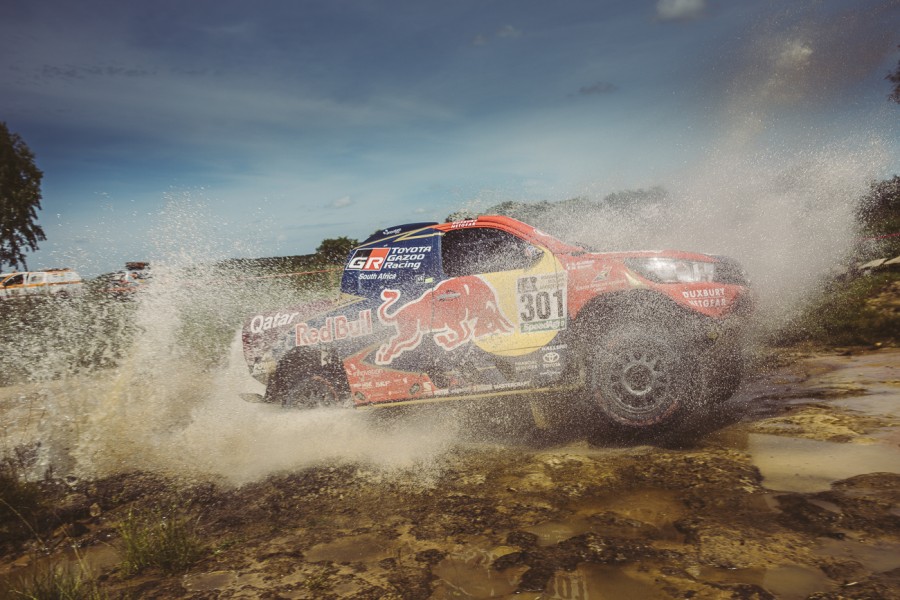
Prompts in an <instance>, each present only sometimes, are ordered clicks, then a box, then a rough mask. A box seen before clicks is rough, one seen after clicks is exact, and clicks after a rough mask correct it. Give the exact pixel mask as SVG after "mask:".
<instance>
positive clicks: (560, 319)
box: [432, 227, 566, 386]
mask: <svg viewBox="0 0 900 600" xmlns="http://www.w3.org/2000/svg"><path fill="white" fill-rule="evenodd" d="M441 265H442V272H443V280H442V281H441V282H440V284H439V285H438V286H436V287H435V290H434V295H433V302H434V311H433V313H434V316H433V320H432V332H433V334H434V336H435V341H436V342H437V343H438V344H439V345H440V346H442V347H443V349H444V350H445V351H447V353H446V355H445V357H444V362H443V365H444V368H445V370H447V371H456V372H457V374H459V375H460V376H461V377H462V378H463V379H465V380H466V381H467V382H468V383H469V384H470V385H477V384H478V383H479V382H480V383H485V382H490V383H491V384H493V385H495V386H496V385H498V383H507V384H511V385H517V384H523V385H525V384H530V383H532V382H533V380H534V379H535V377H536V375H537V373H538V372H539V371H540V370H541V368H542V364H541V362H540V361H539V360H538V359H537V351H538V350H539V349H541V348H543V347H545V346H547V345H548V344H550V343H551V342H552V341H553V340H554V338H555V337H556V336H557V335H558V333H559V332H560V331H561V330H563V329H565V326H566V295H565V281H564V277H565V272H564V271H563V270H562V269H561V268H558V267H559V265H558V261H557V260H556V258H555V257H554V256H553V254H552V253H551V252H550V251H549V250H548V249H546V248H544V247H541V246H538V245H536V244H533V243H531V242H529V241H527V240H524V239H522V238H520V237H518V236H516V235H513V234H512V233H509V232H507V231H503V230H501V229H495V228H490V227H470V228H465V229H456V230H450V231H447V232H445V233H444V235H443V237H442V239H441Z"/></svg>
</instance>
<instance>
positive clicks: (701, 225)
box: [0, 143, 886, 483]
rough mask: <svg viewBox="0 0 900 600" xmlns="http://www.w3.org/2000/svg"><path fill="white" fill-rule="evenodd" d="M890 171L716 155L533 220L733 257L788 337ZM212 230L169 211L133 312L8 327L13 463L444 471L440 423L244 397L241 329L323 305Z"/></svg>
mask: <svg viewBox="0 0 900 600" xmlns="http://www.w3.org/2000/svg"><path fill="white" fill-rule="evenodd" d="M737 157H739V158H737ZM885 161H886V157H885V151H884V150H883V149H881V148H880V146H879V145H878V144H877V143H872V144H870V145H868V146H865V147H863V149H862V150H859V149H857V150H846V149H835V148H831V149H828V148H826V149H824V150H822V149H820V150H817V151H808V152H804V153H795V154H794V155H793V157H792V158H791V159H790V160H785V159H784V158H783V156H776V155H774V154H771V155H760V154H756V155H751V154H746V153H741V152H736V153H728V152H717V153H714V157H712V158H710V159H709V160H708V161H706V162H705V163H704V164H703V165H702V166H701V167H698V168H696V169H693V170H686V171H685V172H684V173H683V174H681V176H680V177H679V178H678V179H676V180H675V181H674V182H672V183H670V184H668V185H667V186H666V187H667V190H668V195H667V196H666V197H665V199H664V201H662V202H660V203H658V204H656V205H645V206H640V207H638V208H637V209H633V210H629V211H622V210H620V209H614V208H611V207H609V206H604V205H603V204H602V203H592V204H591V203H581V204H578V205H576V208H577V210H573V209H572V207H571V206H569V207H568V208H565V209H560V210H549V211H547V212H546V213H544V214H542V215H540V217H539V218H538V219H537V220H536V221H534V222H533V223H532V224H534V225H536V226H538V227H541V228H543V229H547V230H548V231H549V232H551V233H554V232H557V233H558V232H565V236H564V237H565V238H567V239H574V240H580V241H582V242H585V243H588V244H591V245H594V246H596V247H598V248H600V249H603V250H614V249H659V248H666V247H668V248H679V249H686V250H699V251H706V252H713V253H721V254H727V255H730V256H733V257H734V258H737V259H738V260H740V261H742V262H743V263H744V265H745V266H746V267H747V269H748V271H749V273H750V275H751V279H752V280H753V282H754V286H755V288H756V290H757V293H758V295H759V300H760V306H761V308H762V314H763V315H764V318H765V319H767V320H769V321H771V322H772V323H776V324H777V323H778V322H781V321H783V319H785V318H787V317H788V316H790V314H791V313H792V311H795V310H797V309H798V308H799V307H800V306H801V305H802V303H803V301H804V299H805V298H807V297H808V296H809V295H810V293H811V292H813V291H814V290H815V289H816V285H817V284H818V283H819V282H820V281H821V280H822V278H823V276H824V275H826V274H827V273H828V272H829V270H830V269H832V268H833V267H834V266H835V265H837V264H839V263H840V262H841V261H842V260H843V259H844V257H845V256H846V255H847V254H848V252H849V250H850V249H851V247H852V245H853V241H854V236H855V235H856V230H855V223H854V218H853V215H854V210H855V207H856V202H857V201H858V199H859V198H860V197H861V196H862V195H863V194H864V193H865V191H866V189H867V186H868V184H869V182H870V181H871V180H872V179H873V178H874V176H875V174H876V173H877V172H878V169H879V168H880V165H882V164H884V163H885ZM560 206H562V204H561V205H560ZM214 222H215V220H214V219H213V218H210V217H209V216H208V215H207V214H205V209H204V208H203V207H202V205H199V204H198V203H196V202H193V201H191V200H190V199H189V198H187V199H177V200H173V201H171V202H170V203H169V206H168V207H167V209H166V211H165V212H164V213H163V215H162V219H161V222H160V225H159V231H158V232H157V235H156V239H158V240H159V245H158V254H159V257H158V258H157V259H155V260H154V261H153V280H152V282H151V283H150V284H148V286H147V289H145V290H143V291H142V292H141V293H140V295H139V296H138V297H137V298H136V299H135V300H134V301H133V302H127V303H123V302H119V301H115V300H112V299H110V298H106V297H98V296H97V295H96V294H94V295H88V296H85V297H84V298H80V299H69V300H68V301H66V302H61V301H60V302H57V301H45V302H44V303H43V304H41V305H40V306H36V307H32V308H31V310H33V311H40V312H38V313H35V312H32V313H30V317H29V316H28V315H26V316H24V317H22V316H21V315H20V317H19V318H20V320H19V321H15V320H8V321H7V323H8V324H11V325H9V327H12V328H13V329H16V328H19V329H20V330H21V334H20V335H16V336H13V337H12V338H8V339H9V340H11V342H10V345H9V346H8V350H7V352H6V353H5V354H4V357H3V360H4V374H5V379H6V381H5V384H7V385H8V387H5V388H2V389H0V410H2V411H3V413H5V416H4V417H3V418H4V424H3V430H2V431H0V454H2V455H7V456H9V455H17V456H19V457H20V458H21V460H22V461H23V462H27V463H29V465H30V469H31V472H32V474H33V476H42V475H43V474H45V473H46V472H48V471H52V473H53V474H54V475H70V476H75V477H97V476H103V475H107V474H112V473H116V472H122V471H133V470H152V471H158V472H163V473H167V474H171V475H176V476H185V477H213V478H219V479H222V480H225V481H229V482H232V483H243V482H247V481H252V480H255V479H258V478H261V477H264V476H266V475H268V474H271V473H277V472H284V471H291V470H296V469H300V468H303V467H307V466H313V465H323V464H335V463H341V462H353V463H356V464H362V465H366V466H369V467H373V468H376V469H380V470H385V471H393V470H400V471H404V472H410V471H414V472H416V473H420V474H421V473H426V474H427V473H436V472H437V471H438V470H439V469H440V464H441V460H442V457H443V456H445V455H446V453H447V452H448V451H449V450H450V449H452V447H453V446H454V444H455V443H456V439H457V438H456V436H455V427H454V425H453V423H452V422H451V421H450V420H435V419H433V418H432V416H433V415H429V417H428V418H421V419H409V420H405V421H403V422H402V424H400V425H398V426H395V427H393V428H392V429H391V430H390V431H389V432H387V431H385V430H384V429H383V428H382V427H380V426H378V425H376V424H374V423H373V421H372V420H371V419H368V418H366V415H365V414H361V413H356V412H353V411H340V410H324V409H322V410H312V411H303V412H301V411H297V412H293V411H283V410H281V409H280V408H279V407H274V406H268V405H258V404H248V403H245V402H243V401H242V400H241V399H240V398H239V394H240V393H242V392H248V391H259V388H258V384H256V382H254V381H253V380H252V379H251V378H250V377H249V374H248V373H247V369H246V366H245V364H244V362H243V357H242V356H241V347H240V338H239V336H238V337H236V336H235V332H236V331H237V330H238V328H239V326H240V323H241V322H242V321H243V319H244V318H245V317H246V316H247V315H248V314H252V313H254V312H258V311H260V310H266V309H268V308H273V309H274V308H280V307H284V306H290V305H293V304H297V303H299V302H302V301H303V300H304V298H305V297H308V296H309V294H310V292H309V291H298V289H297V288H296V287H294V286H293V285H292V283H291V282H290V281H288V280H284V279H270V280H266V281H265V282H264V283H259V284H254V285H253V286H248V285H243V284H241V283H235V282H239V281H240V280H241V277H242V275H243V273H241V272H240V270H239V269H238V268H236V267H233V266H231V267H230V266H228V263H227V262H221V261H222V259H223V257H224V254H217V253H216V252H215V251H211V250H209V248H211V247H213V244H207V243H206V241H207V240H209V239H210V237H220V236H219V235H218V234H216V233H215V231H214V230H213V229H214V228H211V230H209V231H207V230H204V224H205V223H214ZM385 225H389V224H385ZM223 252H224V251H223ZM217 261H218V262H217ZM210 265H216V266H215V267H211V266H210ZM36 314H37V315H40V317H41V318H40V319H37V320H36V319H34V318H33V317H34V316H35V315H36ZM7 333H8V332H7ZM10 374H12V375H10ZM15 374H18V375H15ZM9 384H12V385H9ZM254 386H257V387H256V389H254Z"/></svg>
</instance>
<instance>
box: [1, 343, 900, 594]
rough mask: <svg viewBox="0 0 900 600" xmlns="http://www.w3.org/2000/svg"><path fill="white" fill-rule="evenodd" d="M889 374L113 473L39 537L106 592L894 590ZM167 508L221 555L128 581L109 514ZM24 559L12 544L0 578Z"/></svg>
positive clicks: (894, 421)
mask: <svg viewBox="0 0 900 600" xmlns="http://www.w3.org/2000/svg"><path fill="white" fill-rule="evenodd" d="M898 369H900V351H898V350H887V349H885V350H880V351H874V352H867V353H860V354H851V355H841V354H828V355H817V356H812V357H810V358H806V359H802V360H800V361H798V362H795V363H793V364H791V365H790V366H788V367H784V368H781V369H779V370H777V371H773V372H771V373H769V374H767V375H765V376H761V377H759V378H757V379H756V380H755V381H752V382H750V383H749V384H748V385H747V386H746V387H745V389H744V390H743V391H742V392H741V393H740V394H739V395H738V396H737V397H736V398H735V399H733V400H732V401H730V402H729V403H728V404H727V405H725V406H723V407H722V408H721V410H718V411H716V412H715V414H707V415H705V416H704V417H703V418H702V419H698V420H697V423H696V429H697V430H698V435H697V436H696V437H695V439H691V440H684V439H682V440H667V441H666V443H665V445H664V446H659V445H653V446H651V445H642V446H633V445H628V444H622V445H619V446H611V445H609V443H608V440H607V439H604V436H603V434H602V432H601V433H599V434H596V435H594V436H591V437H590V439H585V437H584V436H583V435H580V434H577V433H573V434H571V435H569V439H563V440H557V441H556V442H555V443H553V444H549V445H546V446H543V447H537V446H534V445H531V446H522V445H518V444H515V443H510V442H509V440H506V441H504V442H503V443H499V442H498V441H496V440H495V441H492V442H481V443H474V442H473V443H464V444H461V445H459V446H457V447H456V449H455V450H454V451H453V453H452V455H451V456H447V457H446V459H445V461H444V465H443V466H442V468H441V470H440V471H439V473H438V474H437V475H435V476H433V477H430V478H425V479H424V480H423V479H422V478H419V477H415V476H413V475H410V474H406V475H385V474H384V473H382V472H377V471H370V470H367V469H365V468H362V467H358V466H353V465H343V466H339V467H333V468H317V469H309V470H305V471H303V472H297V473H293V474H291V475H285V476H278V477H270V478H268V479H266V480H265V481H262V482H257V483H253V484H248V485H244V486H242V487H239V488H232V489H226V488H221V487H217V486H215V485H213V484H207V485H199V486H198V485H193V486H191V487H184V488H182V487H180V486H178V485H177V484H175V483H174V482H171V481H167V480H164V479H162V478H160V477H157V476H153V475H148V474H132V475H121V476H116V477H113V478H108V479H104V480H101V481H95V482H89V483H83V484H78V485H76V486H74V488H73V489H72V490H71V491H69V492H67V493H66V494H65V497H64V498H61V500H60V505H59V507H58V509H57V512H58V514H59V515H63V516H65V518H64V519H63V520H64V521H68V522H69V523H70V524H69V525H68V526H67V527H65V528H60V529H58V530H57V531H56V532H55V535H54V537H53V538H52V540H50V543H51V545H52V544H54V543H55V544H58V545H59V546H63V545H65V544H66V543H69V542H71V541H73V540H74V541H76V542H77V543H78V544H79V545H81V546H82V551H81V552H82V553H83V555H84V556H86V557H87V559H88V560H92V561H94V562H95V563H96V564H98V565H104V564H105V565H108V566H106V567H104V568H101V569H100V571H101V572H102V573H103V574H102V575H101V578H102V580H103V582H104V585H105V586H106V587H107V589H109V590H110V591H111V592H112V593H113V594H116V593H118V592H119V591H126V590H127V591H130V593H131V594H132V595H133V597H141V598H257V597H262V598H315V599H319V598H359V599H362V598H372V599H375V598H409V599H414V598H416V599H435V600H438V599H442V598H506V597H509V598H513V597H514V598H522V599H528V598H532V599H537V598H548V599H549V598H554V599H566V600H576V599H577V600H587V599H597V598H613V599H619V598H642V599H643V598H779V599H792V598H808V597H812V598H900V509H898V508H897V506H898V503H900V502H898V501H900V374H898ZM173 501H176V502H178V503H179V505H180V506H183V507H184V508H185V510H187V511H188V512H190V513H191V514H193V515H195V516H196V517H197V519H198V522H199V527H200V530H201V532H202V533H203V536H204V538H205V540H206V542H207V543H208V544H209V547H210V548H211V552H210V553H209V554H208V555H207V557H206V558H204V559H203V560H202V561H201V562H200V563H198V564H197V565H196V566H194V567H193V568H192V569H191V570H190V571H189V572H188V573H187V574H186V575H183V576H181V575H178V576H170V577H163V576H161V575H159V574H153V573H152V572H151V573H145V574H144V575H140V576H137V577H130V578H129V577H123V576H122V575H121V573H120V572H119V571H118V570H117V568H116V567H115V566H114V565H115V556H114V553H111V552H110V551H109V545H110V544H112V545H113V546H115V544H116V539H115V534H114V529H113V525H114V523H115V522H116V521H117V520H119V519H121V517H122V515H123V514H124V513H125V511H127V510H128V509H129V508H133V507H141V506H148V505H158V504H161V503H163V504H164V503H171V502H173ZM45 541H46V540H45ZM60 555H61V550H57V551H56V556H60ZM33 561H34V558H33V556H32V555H29V554H28V553H27V552H18V553H16V554H15V555H10V556H5V557H2V558H0V574H3V573H10V572H12V573H15V572H24V571H25V570H27V568H28V565H29V564H30V563H32V562H33Z"/></svg>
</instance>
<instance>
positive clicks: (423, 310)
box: [375, 275, 515, 365]
mask: <svg viewBox="0 0 900 600" xmlns="http://www.w3.org/2000/svg"><path fill="white" fill-rule="evenodd" d="M381 299H382V300H384V303H383V304H382V305H381V306H380V307H379V308H378V320H379V321H381V323H382V324H384V325H386V326H388V327H393V328H394V332H395V333H394V335H392V336H391V337H390V339H388V341H387V342H385V343H384V344H382V345H381V347H380V348H379V349H378V351H377V352H376V353H375V363H376V364H379V365H386V364H390V363H391V362H392V361H393V360H394V359H395V358H397V357H398V356H400V355H401V354H403V353H404V352H406V351H408V350H412V349H414V348H416V347H418V346H419V344H421V343H422V339H423V338H424V336H425V335H426V334H430V335H432V336H433V338H434V341H435V343H436V344H437V345H438V346H440V347H442V348H443V349H444V350H448V351H449V350H453V349H454V348H458V347H459V346H462V345H463V344H465V343H467V342H470V341H472V340H477V339H480V338H483V337H485V336H488V335H501V334H506V333H511V332H513V331H514V330H515V328H514V327H513V325H512V324H511V323H510V322H509V320H507V318H506V317H505V316H503V313H502V312H501V310H500V304H499V302H498V301H497V294H496V292H494V290H493V288H491V286H490V285H488V284H487V283H486V282H484V281H483V280H482V279H481V278H480V277H477V276H474V275H471V276H468V277H459V278H456V279H452V280H449V281H443V282H441V283H440V284H438V285H437V286H436V287H434V288H432V289H430V290H428V291H427V292H425V293H424V294H422V295H421V296H419V297H418V298H416V299H415V300H412V301H410V302H407V303H406V304H404V305H403V306H401V307H400V308H398V309H396V310H394V311H392V312H391V311H390V309H391V307H392V306H394V304H396V303H397V301H398V300H399V299H400V292H399V291H398V290H383V291H382V292H381Z"/></svg>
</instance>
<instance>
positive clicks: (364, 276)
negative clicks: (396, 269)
mask: <svg viewBox="0 0 900 600" xmlns="http://www.w3.org/2000/svg"><path fill="white" fill-rule="evenodd" d="M359 278H360V279H379V280H382V281H392V280H394V279H397V274H396V273H360V274H359Z"/></svg>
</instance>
